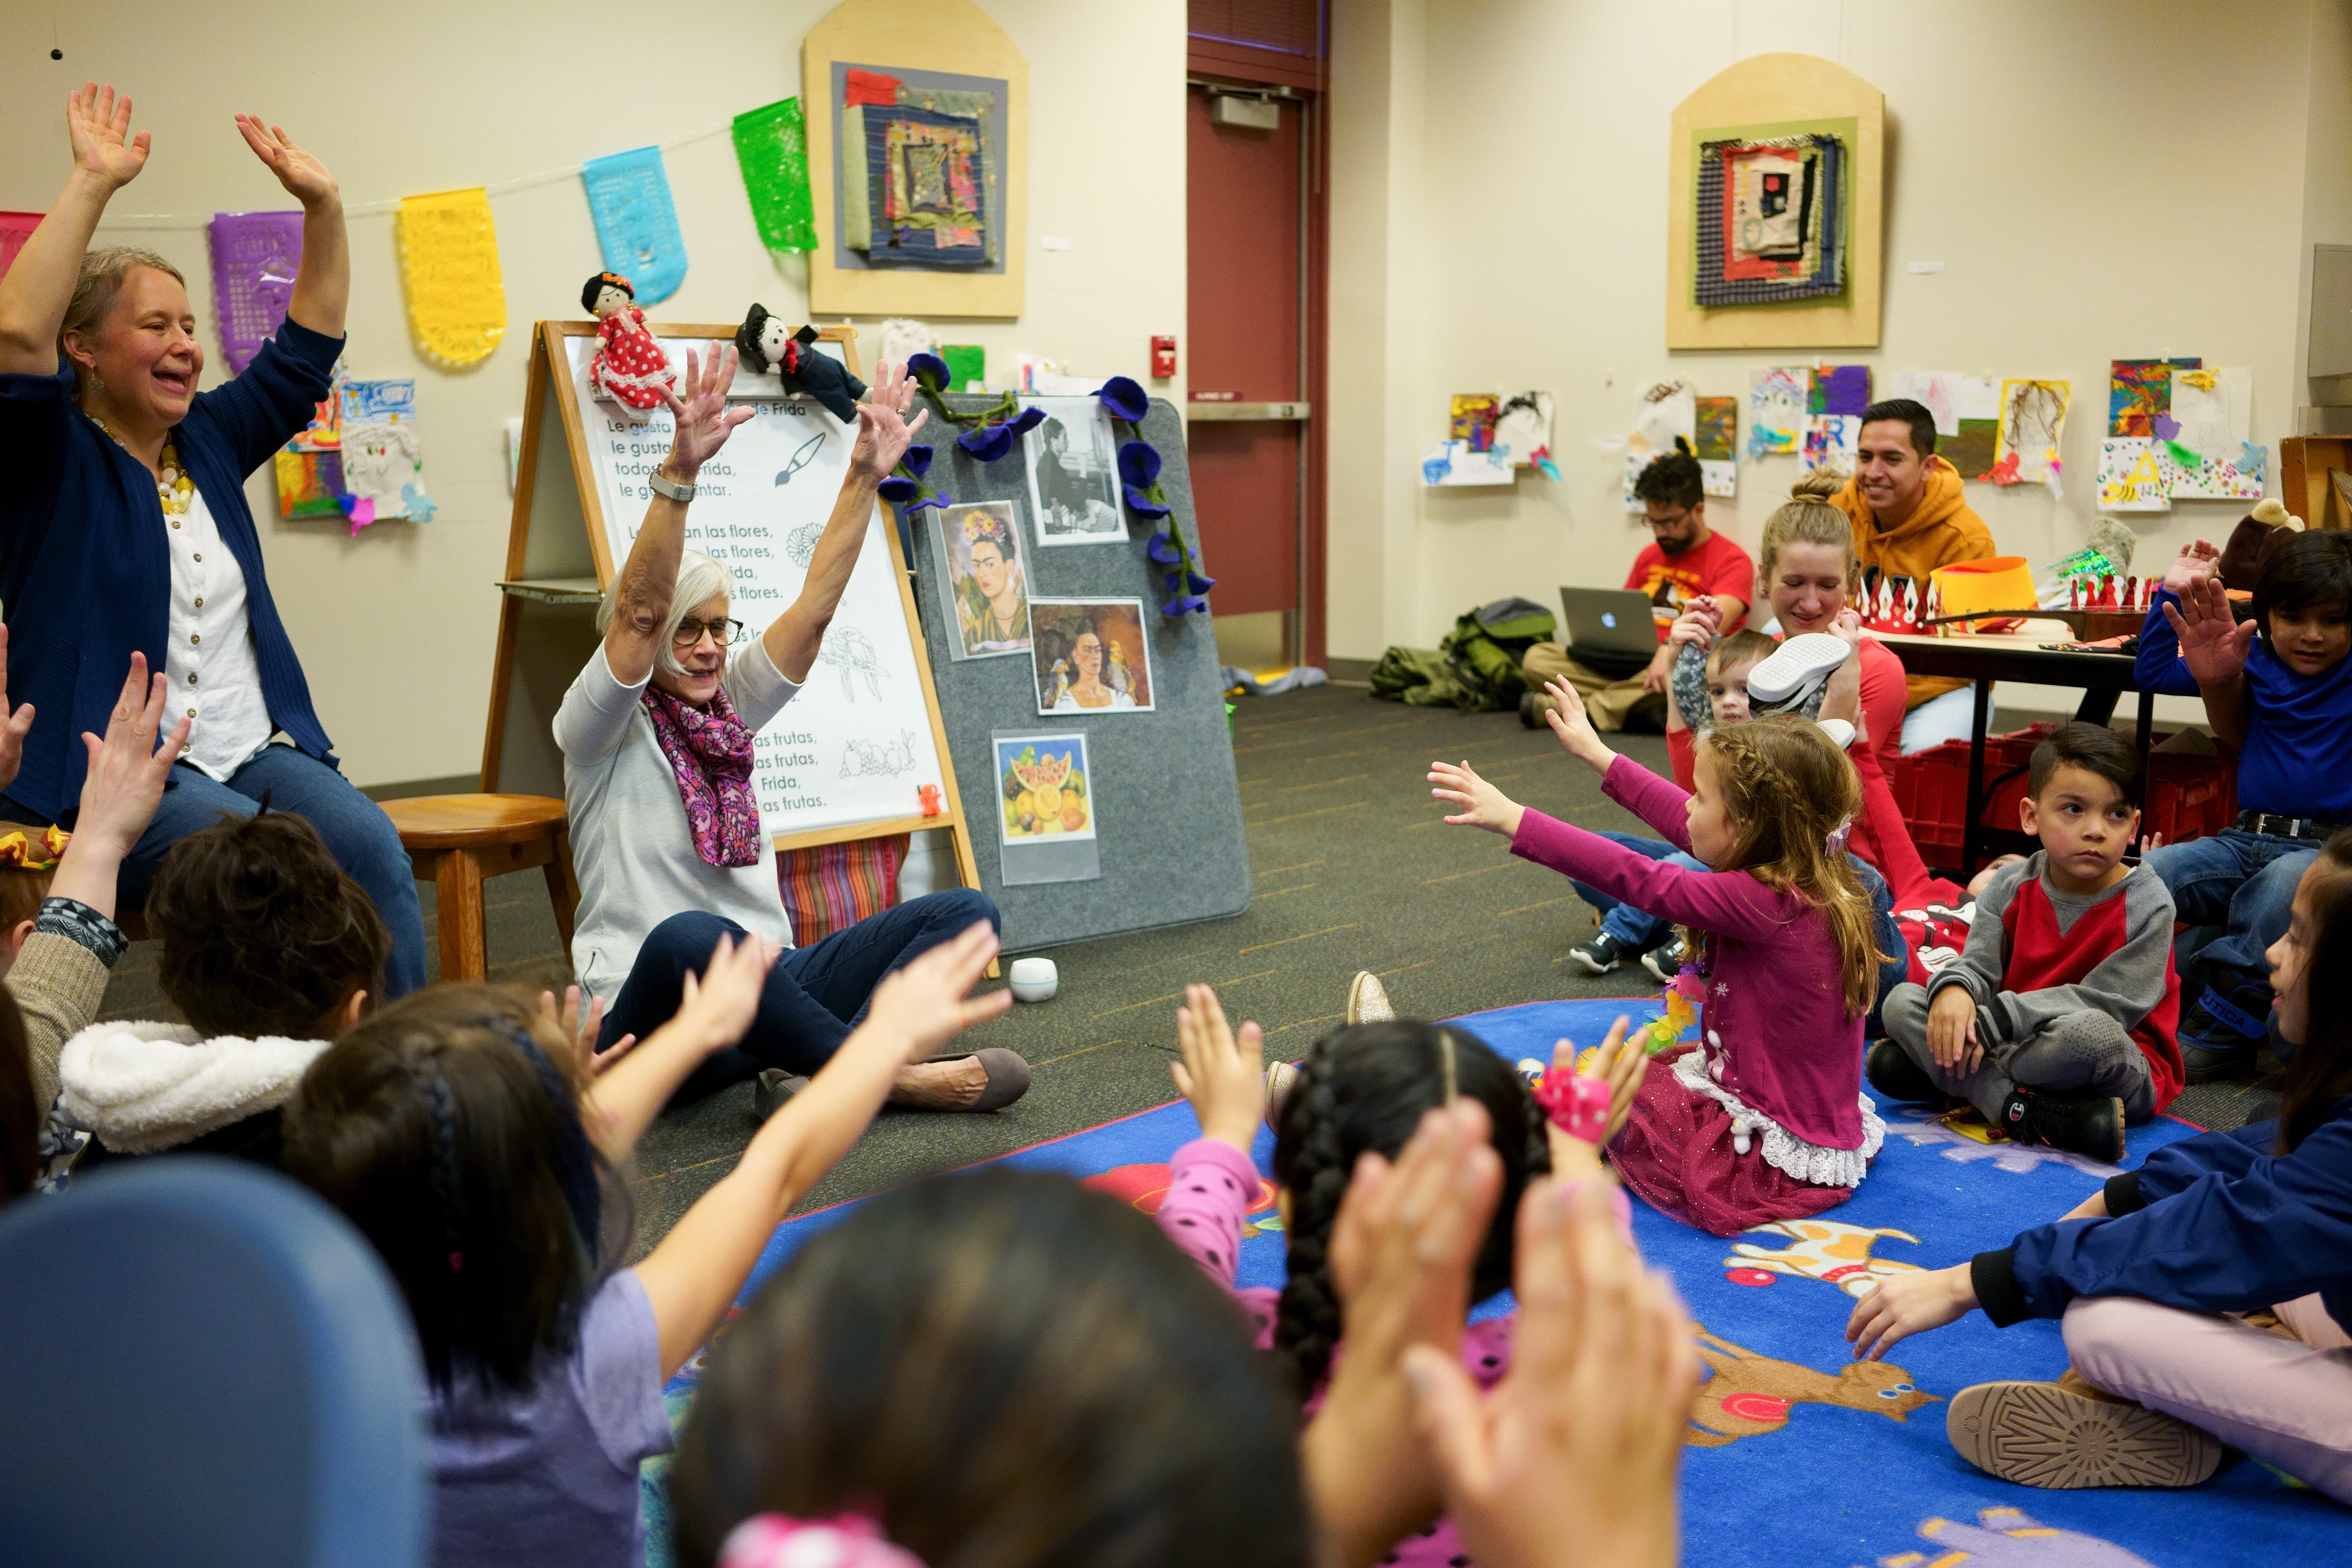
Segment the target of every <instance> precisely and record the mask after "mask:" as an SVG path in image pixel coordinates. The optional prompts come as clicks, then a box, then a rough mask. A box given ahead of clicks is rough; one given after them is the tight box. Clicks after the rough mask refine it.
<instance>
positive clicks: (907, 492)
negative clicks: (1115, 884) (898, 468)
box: [875, 474, 919, 502]
mask: <svg viewBox="0 0 2352 1568" xmlns="http://www.w3.org/2000/svg"><path fill="white" fill-rule="evenodd" d="M875 489H877V490H878V491H879V492H880V493H881V496H882V499H883V500H887V501H892V502H896V501H902V500H914V499H915V491H916V490H917V489H919V486H917V484H916V483H915V481H914V480H912V479H908V477H907V476H906V475H904V474H892V475H891V476H890V477H889V478H888V479H884V480H883V481H882V482H881V483H880V484H879V485H877V486H876V487H875Z"/></svg>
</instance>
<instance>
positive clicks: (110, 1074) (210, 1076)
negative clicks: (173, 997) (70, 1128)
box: [58, 1023, 327, 1154]
mask: <svg viewBox="0 0 2352 1568" xmlns="http://www.w3.org/2000/svg"><path fill="white" fill-rule="evenodd" d="M326 1048H327V1042H326V1041H324V1040H289V1039H286V1038H283V1037H279V1036H275V1035H271V1036H266V1037H263V1038H261V1039H257V1040H248V1039H245V1038H242V1037H238V1036H236V1035H221V1036H217V1037H215V1038H213V1039H209V1040H206V1039H200V1038H199V1037H197V1035H196V1031H195V1030H194V1029H191V1028H189V1027H188V1026H186V1025H184V1024H148V1023H107V1024H93V1025H91V1026H89V1028H87V1029H84V1030H83V1031H82V1032H81V1033H80V1034H79V1035H76V1036H75V1037H73V1038H72V1039H70V1040H68V1041H67V1042H66V1045H65V1049H64V1050H63V1051H62V1052H60V1053H59V1054H58V1080H59V1083H60V1086H61V1087H60V1091H59V1093H58V1104H59V1105H60V1106H61V1107H62V1108H63V1110H65V1112H66V1114H67V1115H68V1116H69V1117H71V1118H72V1119H73V1121H75V1123H76V1124H77V1125H79V1126H81V1127H86V1128H88V1129H89V1131H91V1132H93V1133H95V1134H96V1135H97V1136H98V1139H99V1141H100V1142H102V1143H104V1144H105V1145H106V1146H107V1147H108V1148H109V1149H111V1150H113V1151H115V1152H118V1153H123V1154H153V1153H159V1152H162V1151H163V1150H165V1149H171V1148H176V1147H177V1146H178V1145H180V1144H182V1143H185V1142H189V1141H190V1140H192V1139H196V1138H201V1137H203V1136H204V1135H205V1133H207V1132H213V1131H218V1130H219V1129H221V1128H223V1127H226V1126H228V1125H229V1124H230V1123H231V1122H234V1121H244V1120H245V1119H246V1118H247V1117H248V1116H256V1115H258V1114H260V1113H261V1112H262V1111H265V1110H275V1109H277V1108H278V1106H280V1105H283V1104H284V1103H285V1102H286V1101H287V1100H289V1099H290V1098H292V1096H293V1093H294V1089H295V1086H296V1085H297V1084H299V1083H300V1082H301V1080H302V1074H303V1072H304V1070H305V1069H307V1068H309V1067H310V1064H311V1062H313V1061H315V1060H316V1059H318V1056H319V1053H320V1051H323V1050H325V1049H326Z"/></svg>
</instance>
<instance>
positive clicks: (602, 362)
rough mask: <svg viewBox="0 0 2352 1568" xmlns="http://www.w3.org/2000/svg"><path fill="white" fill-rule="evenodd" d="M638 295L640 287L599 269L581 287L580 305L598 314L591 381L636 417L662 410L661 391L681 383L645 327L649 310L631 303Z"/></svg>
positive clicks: (589, 365) (593, 313) (589, 379)
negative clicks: (640, 308)
mask: <svg viewBox="0 0 2352 1568" xmlns="http://www.w3.org/2000/svg"><path fill="white" fill-rule="evenodd" d="M636 297H637V290H636V286H635V284H633V283H631V282H630V281H629V280H628V279H625V278H624V277H622V276H621V275H620V274H619V273H617V272H599V273H598V274H596V276H594V277H593V278H591V279H588V282H587V284H586V286H585V287H583V289H581V290H580V305H581V308H582V309H583V310H586V311H588V313H589V314H591V315H593V316H594V317H595V318H596V357H595V358H593V359H592V360H590V361H589V362H588V384H589V385H590V386H591V387H592V388H593V389H594V391H595V394H596V395H597V396H599V397H603V398H609V399H611V400H612V401H613V402H614V403H617V404H619V405H621V411H622V413H624V414H625V415H626V416H628V418H629V419H631V420H632V421H641V420H643V419H644V418H645V416H646V415H647V414H648V413H650V412H652V411H653V410H654V409H656V408H659V407H660V406H661V405H662V389H663V388H665V387H668V386H673V385H675V384H677V370H676V369H674V368H673V367H672V366H671V364H670V363H669V356H668V355H667V354H666V353H662V346H661V344H660V343H659V342H656V341H655V338H654V335H653V333H652V332H650V331H646V313H645V312H644V311H643V310H638V309H637V308H636V306H635V304H634V303H632V301H633V300H635V299H636Z"/></svg>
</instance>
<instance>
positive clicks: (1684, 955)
mask: <svg viewBox="0 0 2352 1568" xmlns="http://www.w3.org/2000/svg"><path fill="white" fill-rule="evenodd" d="M1689 962H1690V947H1689V945H1688V944H1687V943H1685V942H1684V941H1683V939H1682V936H1681V934H1680V933H1679V932H1677V933H1676V934H1675V935H1674V936H1670V937H1668V938H1667V939H1666V940H1665V941H1664V942H1660V943H1659V944H1658V945H1657V946H1655V947H1654V948H1652V949H1651V950H1650V951H1649V952H1645V953H1643V955H1642V967H1643V968H1644V969H1646V970H1648V971H1649V972H1650V973H1652V974H1653V975H1654V976H1655V977H1656V978H1657V982H1658V984H1661V985H1672V984H1674V983H1675V975H1677V974H1680V973H1682V972H1683V965H1684V964H1685V963H1689Z"/></svg>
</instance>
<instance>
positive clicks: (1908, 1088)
mask: <svg viewBox="0 0 2352 1568" xmlns="http://www.w3.org/2000/svg"><path fill="white" fill-rule="evenodd" d="M1862 1076H1863V1077H1864V1078H1866V1079H1869V1080H1870V1087H1871V1088H1873V1089H1876V1090H1877V1091H1878V1092H1879V1093H1881V1094H1883V1095H1885V1097H1886V1098H1887V1099H1889V1100H1897V1101H1899V1102H1901V1103H1903V1104H1906V1105H1932V1106H1934V1107H1935V1108H1936V1109H1937V1110H1950V1109H1951V1108H1952V1107H1953V1106H1954V1105H1956V1104H1958V1101H1957V1100H1954V1099H1953V1098H1952V1097H1951V1096H1950V1095H1948V1094H1946V1093H1945V1092H1944V1091H1943V1090H1942V1089H1937V1087H1936V1080H1935V1079H1931V1078H1929V1077H1928V1076H1927V1068H1923V1067H1921V1066H1920V1065H1919V1064H1918V1063H1917V1062H1915V1061H1913V1060H1912V1059H1911V1055H1910V1053H1909V1052H1908V1051H1906V1050H1905V1049H1904V1048H1903V1047H1901V1046H1898V1045H1896V1044H1895V1042H1894V1041H1893V1040H1874V1041H1872V1042H1871V1046H1870V1054H1869V1055H1868V1056H1866V1057H1864V1058H1863V1060H1862Z"/></svg>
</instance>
